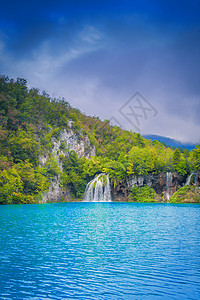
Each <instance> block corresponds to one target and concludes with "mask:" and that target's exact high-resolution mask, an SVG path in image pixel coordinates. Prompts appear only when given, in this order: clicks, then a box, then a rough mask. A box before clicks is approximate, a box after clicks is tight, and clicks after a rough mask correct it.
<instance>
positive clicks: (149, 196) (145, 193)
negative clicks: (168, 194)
mask: <svg viewBox="0 0 200 300" xmlns="http://www.w3.org/2000/svg"><path fill="white" fill-rule="evenodd" d="M155 198H156V192H155V191H154V189H153V188H151V187H149V186H147V185H146V186H142V187H138V186H134V187H132V188H131V193H130V196H129V199H128V200H129V201H133V202H155Z"/></svg>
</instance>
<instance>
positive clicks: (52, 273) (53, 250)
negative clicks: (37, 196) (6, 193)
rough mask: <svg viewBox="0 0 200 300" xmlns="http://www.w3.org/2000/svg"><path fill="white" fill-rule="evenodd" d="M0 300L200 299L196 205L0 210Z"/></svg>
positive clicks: (48, 206) (38, 206)
mask: <svg viewBox="0 0 200 300" xmlns="http://www.w3.org/2000/svg"><path fill="white" fill-rule="evenodd" d="M0 232H1V242H0V260H1V264H0V277H1V278H0V279H1V280H0V299H28V298H29V299H87V300H89V299H95V300H96V299H106V300H107V299H161V298H162V299H200V205H199V204H196V205H195V204H143V203H138V204H136V203H54V204H36V205H7V206H0Z"/></svg>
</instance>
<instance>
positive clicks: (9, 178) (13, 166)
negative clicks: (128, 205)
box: [0, 76, 200, 204]
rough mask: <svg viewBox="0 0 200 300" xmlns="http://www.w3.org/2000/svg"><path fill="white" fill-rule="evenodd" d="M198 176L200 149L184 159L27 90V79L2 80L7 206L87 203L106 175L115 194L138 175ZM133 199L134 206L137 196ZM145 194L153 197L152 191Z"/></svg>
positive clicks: (1, 158) (0, 145)
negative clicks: (90, 187)
mask: <svg viewBox="0 0 200 300" xmlns="http://www.w3.org/2000/svg"><path fill="white" fill-rule="evenodd" d="M199 170H200V147H199V146H197V147H196V148H195V149H194V150H192V151H188V150H185V151H184V152H183V153H181V152H180V151H179V150H178V149H176V150H173V149H171V148H169V147H166V146H164V145H163V144H162V143H161V142H159V141H150V140H147V139H145V138H143V137H141V135H140V134H139V133H132V132H129V131H125V130H122V129H120V128H119V127H117V126H111V125H110V124H109V121H108V120H104V121H101V120H99V119H98V118H95V117H90V116H86V115H84V114H82V113H81V112H80V111H79V110H77V109H74V108H73V107H71V105H70V104H69V103H68V102H67V101H66V100H65V99H52V98H51V97H50V96H49V95H47V94H46V93H42V94H41V93H39V91H38V90H37V89H35V88H31V89H28V88H27V82H26V80H25V79H20V78H18V79H17V80H12V79H11V80H10V79H9V78H7V77H5V76H1V77H0V171H1V173H0V203H2V204H8V203H38V202H48V201H54V200H55V201H73V200H77V199H81V198H82V196H83V193H84V190H85V187H86V185H87V182H89V181H90V180H91V179H93V178H94V177H95V176H96V175H97V174H100V173H102V172H103V173H109V176H110V180H111V184H112V189H113V194H114V193H115V192H116V193H117V191H118V192H119V193H120V192H121V191H122V190H123V186H127V182H129V181H130V180H132V178H133V177H135V176H136V177H138V176H143V177H144V176H147V175H149V174H151V175H152V174H157V175H158V174H165V173H166V172H175V173H176V174H177V176H179V177H180V179H179V181H181V182H184V181H185V180H186V178H187V176H188V175H189V174H190V173H191V172H195V173H198V172H199ZM125 189H127V188H125ZM127 192H128V194H130V197H129V200H131V199H133V198H131V193H132V195H133V194H134V192H135V191H132V190H131V188H130V189H129V190H128V191H125V195H126V196H127V197H128V194H127ZM154 192H155V191H154ZM146 193H147V194H148V193H149V195H151V196H152V195H153V190H152V188H150V187H149V189H148V191H147V189H146ZM147 196H148V195H147ZM55 197H56V199H55ZM155 197H156V195H155ZM147 198H148V197H147ZM131 201H132V200H131Z"/></svg>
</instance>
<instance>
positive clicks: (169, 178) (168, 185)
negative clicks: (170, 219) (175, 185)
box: [166, 172, 172, 201]
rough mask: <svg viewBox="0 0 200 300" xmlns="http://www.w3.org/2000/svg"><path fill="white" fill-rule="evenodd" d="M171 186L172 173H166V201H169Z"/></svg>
mask: <svg viewBox="0 0 200 300" xmlns="http://www.w3.org/2000/svg"><path fill="white" fill-rule="evenodd" d="M171 184H172V173H171V172H167V173H166V197H167V200H168V201H169V199H170V186H171Z"/></svg>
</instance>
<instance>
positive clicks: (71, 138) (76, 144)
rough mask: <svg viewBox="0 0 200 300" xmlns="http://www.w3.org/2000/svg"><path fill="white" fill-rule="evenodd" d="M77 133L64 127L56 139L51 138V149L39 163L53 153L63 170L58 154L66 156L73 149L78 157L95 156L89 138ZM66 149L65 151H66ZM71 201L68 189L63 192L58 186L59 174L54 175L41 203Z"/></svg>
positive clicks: (45, 160) (44, 161)
mask: <svg viewBox="0 0 200 300" xmlns="http://www.w3.org/2000/svg"><path fill="white" fill-rule="evenodd" d="M80 136H81V135H78V134H76V133H74V131H73V130H72V129H69V130H68V131H67V130H66V129H64V130H63V132H61V133H60V136H59V138H58V139H56V138H53V139H52V149H51V150H50V151H49V153H47V154H46V155H44V156H42V157H40V158H39V161H40V164H41V165H45V163H46V162H47V159H48V157H49V155H50V154H51V155H53V156H54V158H55V159H56V161H57V163H58V166H59V168H60V171H61V172H62V171H63V168H62V161H60V158H59V157H60V155H64V156H67V155H68V151H75V152H76V153H77V156H78V158H80V157H86V159H89V158H90V157H92V156H95V147H94V146H92V145H91V144H90V140H89V138H88V136H87V135H82V136H81V138H80ZM66 150H67V151H66ZM61 200H63V201H72V198H71V195H70V192H69V191H65V192H63V191H62V190H61V188H60V175H58V176H56V177H54V179H53V180H51V184H50V187H49V189H48V191H47V192H45V193H43V199H42V201H41V203H46V202H59V201H61Z"/></svg>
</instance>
